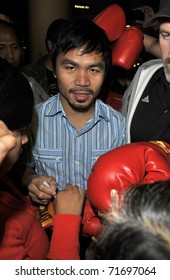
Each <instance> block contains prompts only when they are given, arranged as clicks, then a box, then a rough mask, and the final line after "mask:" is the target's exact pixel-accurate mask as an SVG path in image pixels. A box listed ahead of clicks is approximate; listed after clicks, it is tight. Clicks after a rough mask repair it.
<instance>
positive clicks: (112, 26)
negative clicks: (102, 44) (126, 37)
mask: <svg viewBox="0 0 170 280" xmlns="http://www.w3.org/2000/svg"><path fill="white" fill-rule="evenodd" d="M93 21H94V22H95V23H96V24H97V25H99V26H100V27H101V28H103V29H104V30H105V32H106V34H107V36H108V38H109V40H110V41H111V42H113V41H115V40H117V39H118V38H119V37H120V36H121V34H122V33H123V31H124V29H125V26H126V17H125V13H124V11H123V9H122V8H121V7H120V6H119V5H117V4H111V5H110V6H108V7H107V8H105V9H104V10H103V11H101V12H100V13H99V14H98V15H97V16H96V17H95V18H94V19H93Z"/></svg>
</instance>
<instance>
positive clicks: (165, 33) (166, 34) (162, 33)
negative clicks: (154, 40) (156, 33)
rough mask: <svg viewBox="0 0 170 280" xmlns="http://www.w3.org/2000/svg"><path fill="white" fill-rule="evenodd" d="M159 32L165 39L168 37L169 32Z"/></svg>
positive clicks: (169, 37) (169, 36) (169, 35)
mask: <svg viewBox="0 0 170 280" xmlns="http://www.w3.org/2000/svg"><path fill="white" fill-rule="evenodd" d="M160 34H161V36H162V37H163V38H164V39H165V40H168V39H170V33H169V32H160Z"/></svg>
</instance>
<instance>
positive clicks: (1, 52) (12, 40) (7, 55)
mask: <svg viewBox="0 0 170 280" xmlns="http://www.w3.org/2000/svg"><path fill="white" fill-rule="evenodd" d="M0 57H1V58H3V59H5V60H7V61H8V62H9V63H11V64H13V65H14V66H19V65H20V63H21V61H22V57H23V51H22V48H21V47H20V46H19V44H18V41H17V38H16V35H15V33H14V32H13V30H12V29H10V28H7V27H0Z"/></svg>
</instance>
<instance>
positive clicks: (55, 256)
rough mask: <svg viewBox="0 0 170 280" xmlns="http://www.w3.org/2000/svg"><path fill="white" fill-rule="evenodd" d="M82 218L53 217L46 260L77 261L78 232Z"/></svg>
mask: <svg viewBox="0 0 170 280" xmlns="http://www.w3.org/2000/svg"><path fill="white" fill-rule="evenodd" d="M81 220H82V217H81V216H78V215H70V214H61V215H57V214H56V215H54V216H53V234H52V238H51V245H50V250H49V253H48V256H47V258H48V259H50V260H79V259H80V256H79V249H80V244H79V232H80V225H81Z"/></svg>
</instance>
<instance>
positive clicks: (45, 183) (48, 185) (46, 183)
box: [43, 181, 56, 197]
mask: <svg viewBox="0 0 170 280" xmlns="http://www.w3.org/2000/svg"><path fill="white" fill-rule="evenodd" d="M43 184H44V185H45V186H46V187H48V188H51V186H50V184H49V183H48V182H47V181H43ZM54 197H56V196H55V195H54Z"/></svg>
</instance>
